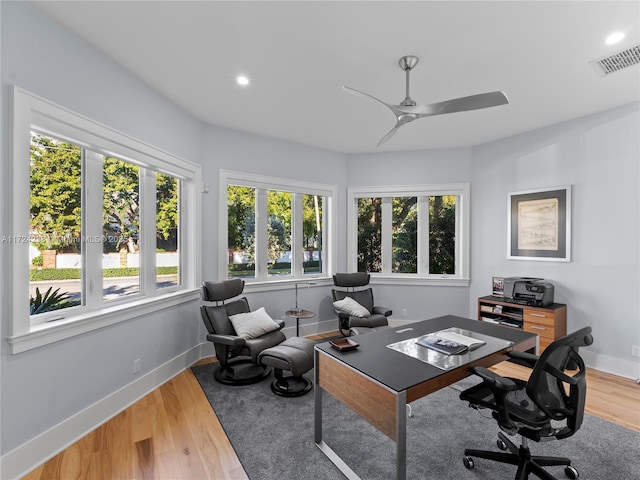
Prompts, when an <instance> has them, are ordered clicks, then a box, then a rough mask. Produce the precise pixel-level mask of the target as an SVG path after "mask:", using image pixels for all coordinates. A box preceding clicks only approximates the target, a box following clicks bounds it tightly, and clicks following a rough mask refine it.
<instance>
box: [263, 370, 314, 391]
mask: <svg viewBox="0 0 640 480" xmlns="http://www.w3.org/2000/svg"><path fill="white" fill-rule="evenodd" d="M276 372H277V370H276ZM279 377H280V378H279ZM312 388H313V382H312V381H311V380H309V379H308V378H306V377H293V376H288V377H285V376H282V375H280V376H278V375H276V379H275V380H274V381H273V382H271V391H272V392H273V393H275V394H276V395H280V396H281V397H299V396H301V395H305V394H307V393H309V392H310V391H311V389H312Z"/></svg>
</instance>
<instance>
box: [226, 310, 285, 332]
mask: <svg viewBox="0 0 640 480" xmlns="http://www.w3.org/2000/svg"><path fill="white" fill-rule="evenodd" d="M229 320H230V321H231V324H232V325H233V329H234V330H235V331H236V333H237V334H238V336H239V337H242V338H244V339H249V338H257V337H261V336H262V335H264V334H265V333H269V332H273V331H274V330H277V329H278V328H280V325H278V324H277V323H276V322H275V321H274V320H273V319H272V318H271V317H270V316H269V314H268V313H267V311H266V310H265V309H264V307H260V308H259V309H258V310H256V311H255V312H248V313H238V314H236V315H231V316H230V317H229Z"/></svg>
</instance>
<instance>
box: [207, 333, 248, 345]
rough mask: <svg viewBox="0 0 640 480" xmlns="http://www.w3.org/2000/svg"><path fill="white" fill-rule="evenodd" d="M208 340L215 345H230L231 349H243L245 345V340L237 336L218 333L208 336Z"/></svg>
mask: <svg viewBox="0 0 640 480" xmlns="http://www.w3.org/2000/svg"><path fill="white" fill-rule="evenodd" d="M207 340H209V341H210V342H213V343H221V344H222V345H229V346H230V347H241V346H242V345H244V344H245V341H244V338H242V337H237V336H235V335H218V334H217V333H210V334H208V335H207Z"/></svg>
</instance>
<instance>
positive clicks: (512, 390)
mask: <svg viewBox="0 0 640 480" xmlns="http://www.w3.org/2000/svg"><path fill="white" fill-rule="evenodd" d="M592 343H593V337H592V336H591V327H585V328H582V329H580V330H578V331H576V332H574V333H571V334H569V335H566V336H564V337H562V338H559V339H557V340H555V341H554V342H553V343H551V344H550V345H549V346H548V347H547V348H546V349H545V350H544V351H543V352H542V354H541V355H540V357H537V356H536V355H532V354H528V353H523V352H509V356H510V357H511V358H513V359H514V360H516V361H517V362H518V363H523V362H524V363H526V364H528V365H529V366H530V367H531V368H532V369H533V370H532V372H531V375H530V376H529V380H527V381H526V382H525V381H523V380H519V379H515V378H505V377H501V376H500V375H498V374H496V373H493V372H492V371H490V370H487V369H486V368H484V367H474V368H473V373H475V374H476V375H478V376H479V377H480V378H482V383H479V384H478V385H476V386H474V387H471V388H469V389H467V390H465V391H463V392H462V393H461V394H460V398H461V399H462V400H465V401H468V402H469V406H470V407H472V408H476V409H481V408H488V409H491V410H492V415H493V418H495V419H496V420H497V422H498V425H499V426H500V428H501V429H502V430H503V431H504V432H506V433H507V434H509V435H515V434H519V435H521V436H522V444H521V446H520V447H519V448H518V447H517V446H516V445H515V444H514V443H513V442H511V441H510V440H509V439H508V438H507V437H506V436H505V434H504V433H503V432H499V433H498V437H499V439H498V441H497V444H498V448H500V449H501V450H509V452H493V451H486V450H471V449H467V450H465V452H464V454H465V457H464V465H465V467H467V468H468V469H471V468H473V467H474V461H473V457H478V458H485V459H488V460H494V461H497V462H502V463H508V464H511V465H518V470H517V472H516V477H515V478H516V480H525V479H527V478H529V473H532V474H534V475H536V476H537V477H539V478H542V479H543V480H555V478H556V477H554V476H553V475H551V474H550V473H549V472H547V471H546V470H545V469H543V468H542V467H544V466H552V465H566V467H565V470H564V473H565V475H566V476H567V477H568V478H570V479H576V478H578V475H579V474H578V471H577V470H576V469H575V468H574V467H573V466H571V460H569V459H568V458H565V457H541V456H532V455H531V453H530V451H529V447H528V445H527V440H533V441H535V442H540V441H543V440H553V439H557V440H560V439H563V438H567V437H570V436H571V435H573V434H574V433H575V432H576V431H577V430H578V429H579V428H580V425H582V419H583V416H584V405H585V395H586V391H587V382H586V377H585V374H586V371H585V370H586V369H585V365H584V362H583V361H582V358H581V357H580V355H579V354H578V349H579V348H580V347H584V346H586V345H591V344H592ZM552 422H553V423H552Z"/></svg>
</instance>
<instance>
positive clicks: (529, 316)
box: [523, 308, 556, 326]
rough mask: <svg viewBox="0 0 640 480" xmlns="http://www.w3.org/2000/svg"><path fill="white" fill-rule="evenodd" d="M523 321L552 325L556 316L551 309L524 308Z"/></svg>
mask: <svg viewBox="0 0 640 480" xmlns="http://www.w3.org/2000/svg"><path fill="white" fill-rule="evenodd" d="M523 313H524V321H525V323H526V322H531V323H537V324H540V325H550V326H553V325H555V323H556V316H555V314H554V313H553V312H551V311H544V310H529V309H526V308H525V309H524V312H523Z"/></svg>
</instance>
